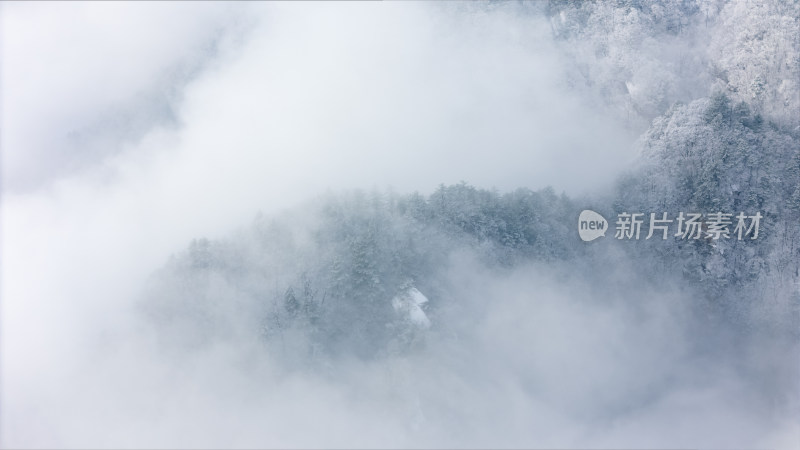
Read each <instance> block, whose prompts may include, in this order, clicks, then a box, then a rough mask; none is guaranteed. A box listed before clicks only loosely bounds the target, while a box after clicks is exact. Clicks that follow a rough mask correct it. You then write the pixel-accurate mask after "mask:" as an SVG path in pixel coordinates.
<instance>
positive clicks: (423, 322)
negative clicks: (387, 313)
mask: <svg viewBox="0 0 800 450" xmlns="http://www.w3.org/2000/svg"><path fill="white" fill-rule="evenodd" d="M425 303H428V297H425V295H424V294H423V293H422V292H420V291H419V290H417V288H409V289H408V290H407V291H405V292H403V293H402V294H400V295H398V296H397V297H395V298H393V299H392V306H393V307H394V310H395V311H397V312H398V313H400V314H405V315H407V317H408V319H409V320H410V321H411V323H413V324H414V325H417V326H418V327H420V328H428V327H430V326H431V321H430V319H428V316H427V314H425V311H423V310H422V305H424V304H425Z"/></svg>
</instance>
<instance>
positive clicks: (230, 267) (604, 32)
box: [144, 1, 800, 359]
mask: <svg viewBox="0 0 800 450" xmlns="http://www.w3.org/2000/svg"><path fill="white" fill-rule="evenodd" d="M747 3H750V2H730V3H728V2H693V1H670V2H637V1H617V2H597V3H595V2H548V4H547V7H546V8H545V11H544V12H543V13H544V14H546V16H547V17H548V20H549V21H550V23H551V27H552V32H553V35H554V37H555V38H556V39H558V40H560V41H561V45H562V46H563V48H564V50H565V51H566V52H567V53H569V54H570V57H571V58H572V59H573V61H574V67H573V69H575V70H573V71H571V72H570V78H569V79H568V80H567V82H568V83H571V85H572V86H573V87H574V88H575V89H586V90H588V91H589V92H590V93H591V94H592V95H593V96H594V98H595V99H596V100H597V101H598V102H600V103H601V104H603V105H604V107H606V108H607V109H608V110H609V111H610V112H613V113H614V114H616V115H618V116H619V117H622V118H624V120H626V121H627V122H628V123H629V125H630V126H631V127H634V128H636V127H640V128H642V129H644V132H643V133H642V135H641V137H640V139H639V142H638V144H637V147H638V151H639V153H640V157H639V159H638V161H637V162H636V164H635V165H634V166H633V167H631V168H630V169H629V170H628V171H627V173H626V174H625V175H623V176H622V177H620V179H619V180H618V182H617V186H616V188H615V191H614V192H610V193H599V194H597V195H596V196H595V197H587V198H581V199H570V198H568V197H567V196H566V195H563V194H562V195H559V194H557V193H556V191H555V190H554V189H553V188H546V189H542V190H538V191H533V190H531V189H530V188H529V187H521V188H520V189H518V190H516V191H513V192H506V193H500V192H497V191H494V190H486V189H481V188H477V187H473V186H470V185H469V184H467V183H461V184H458V185H452V186H440V187H439V189H437V190H436V191H435V192H433V193H430V194H427V195H425V194H419V193H413V194H397V193H393V192H378V191H372V192H369V193H365V192H349V193H339V194H329V195H327V196H323V197H320V198H318V199H317V200H316V201H314V202H311V203H309V204H307V205H305V206H302V207H298V208H297V209H295V210H292V211H290V212H287V213H286V214H284V215H280V216H270V217H263V216H259V217H258V218H257V219H256V220H255V221H254V222H253V223H252V224H251V225H249V226H246V227H244V228H243V229H242V230H241V231H240V232H238V233H237V234H236V235H234V236H231V237H230V238H227V239H223V240H219V241H209V240H207V239H202V238H199V239H195V240H193V241H192V243H191V245H190V246H189V248H188V250H186V251H185V252H183V253H181V254H178V255H175V256H174V257H173V259H172V260H171V261H170V262H169V263H168V264H167V266H166V267H165V268H164V269H162V270H161V271H159V273H158V274H157V275H156V276H155V277H154V280H153V283H152V286H151V289H150V291H149V294H148V295H147V298H146V300H145V302H144V308H145V310H146V311H147V313H148V314H149V316H150V317H152V319H153V320H154V321H155V323H156V324H158V327H159V329H161V330H162V331H163V335H164V337H165V339H178V338H179V339H180V340H182V343H183V344H185V345H191V346H195V345H202V344H203V343H208V342H211V341H213V340H215V339H218V338H224V337H225V336H231V335H237V336H238V335H242V334H245V335H248V336H251V337H252V338H253V339H261V340H263V341H264V342H265V343H266V344H267V347H268V349H270V351H277V350H276V349H278V348H281V349H283V350H281V351H282V352H285V351H286V350H285V349H286V348H287V347H288V348H291V349H292V351H291V353H292V354H294V355H295V356H297V355H303V356H302V358H306V357H307V358H311V359H313V358H316V357H320V356H321V355H327V356H331V355H340V354H346V355H353V356H357V357H362V358H375V357H380V356H381V355H383V356H385V355H387V354H390V353H392V352H397V351H401V350H402V349H408V348H410V346H411V345H412V343H414V342H418V341H419V339H421V336H423V335H425V334H427V333H431V332H436V330H437V329H440V328H445V329H446V327H447V324H446V323H442V322H441V321H440V320H437V312H438V311H440V310H441V309H443V308H448V307H449V306H450V304H452V303H457V302H458V301H459V299H458V298H454V297H453V296H452V294H451V292H450V288H449V286H448V285H447V282H446V281H445V278H444V274H445V273H446V272H447V270H448V267H449V265H451V264H452V261H453V258H455V257H457V255H459V254H462V253H470V254H475V255H478V258H479V259H480V260H481V261H482V262H483V263H484V264H486V265H487V266H488V267H490V268H493V269H492V270H498V271H502V270H506V269H509V268H513V267H515V266H519V265H525V264H530V263H532V262H542V263H546V264H549V265H551V266H553V267H557V268H559V269H560V270H564V271H567V272H568V271H575V270H579V268H580V270H583V269H586V268H594V269H591V270H589V272H591V273H592V274H591V276H592V277H594V278H592V279H594V280H597V282H598V283H602V282H603V281H602V280H603V274H607V272H608V270H609V268H608V267H609V266H613V265H614V264H616V261H619V260H620V259H628V260H632V261H636V264H635V265H634V268H633V273H631V274H630V275H629V280H637V279H639V280H656V279H657V280H662V281H663V282H666V283H668V284H670V283H671V284H676V283H677V284H681V285H684V286H687V288H689V289H692V290H694V291H695V292H697V293H698V294H697V295H698V298H697V299H696V303H697V306H698V307H699V308H700V310H702V311H706V312H707V313H709V314H711V315H712V316H714V317H716V318H717V319H718V320H720V321H722V323H728V324H729V325H731V326H732V327H740V329H741V330H750V329H758V330H762V331H763V330H770V332H776V333H778V334H784V333H790V334H792V335H794V336H797V333H798V331H797V330H798V325H800V321H799V320H798V319H799V318H800V284H799V283H800V278H799V277H798V270H800V128H799V125H800V110H798V108H800V103H799V102H798V98H800V90H798V80H800V41H799V40H798V39H799V38H798V29H797V27H798V13H799V12H800V3H798V2H796V1H795V2H778V1H775V2H766V3H760V2H753V3H754V4H753V5H748V4H747ZM648 124H649V125H648ZM576 126H580V125H576ZM531 183H532V185H531V187H536V181H535V180H532V181H531ZM584 208H591V209H594V210H597V211H601V212H603V213H604V214H605V215H606V217H609V218H610V219H609V222H610V226H611V227H613V226H614V224H613V218H614V217H615V215H616V214H619V213H623V212H641V213H644V214H645V216H649V213H651V212H654V213H658V214H661V213H662V212H666V213H669V214H670V215H672V216H675V215H677V214H678V213H679V212H698V213H703V214H709V213H717V212H724V213H730V214H732V215H735V214H738V213H740V212H744V213H746V214H755V213H757V212H758V213H759V214H761V215H763V219H762V222H761V228H760V234H759V236H758V239H757V240H744V241H743V240H737V239H726V240H711V239H689V240H686V239H680V238H678V237H675V236H670V239H668V240H666V241H662V240H644V239H642V240H641V241H635V242H633V241H630V242H626V241H621V240H620V241H619V242H615V240H614V238H613V236H612V233H609V234H608V235H607V236H606V239H605V240H603V241H600V242H596V243H592V244H588V243H584V242H581V241H580V240H579V239H578V237H577V233H576V220H577V215H578V213H579V212H580V210H582V209H584ZM645 225H646V224H645ZM629 282H630V281H629ZM631 283H632V284H633V285H635V282H631ZM410 289H417V290H419V292H422V293H423V294H424V295H425V296H426V297H427V299H428V300H429V301H428V302H427V303H425V305H424V306H420V308H425V314H427V315H428V316H430V324H431V326H430V329H428V327H422V328H420V327H419V326H418V324H416V323H415V322H414V321H412V320H411V319H410V318H409V315H408V314H407V312H408V311H405V310H402V308H401V309H398V308H397V306H396V304H397V301H395V302H394V306H393V300H396V299H398V298H403V296H405V295H406V294H407V293H408V292H409V290H410ZM404 311H405V312H404ZM278 343H279V344H278Z"/></svg>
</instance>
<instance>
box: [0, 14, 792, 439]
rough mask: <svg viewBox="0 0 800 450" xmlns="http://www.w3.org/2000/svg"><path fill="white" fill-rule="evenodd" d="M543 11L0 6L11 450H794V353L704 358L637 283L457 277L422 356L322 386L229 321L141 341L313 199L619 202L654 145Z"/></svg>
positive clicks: (470, 271) (3, 383) (537, 272)
mask: <svg viewBox="0 0 800 450" xmlns="http://www.w3.org/2000/svg"><path fill="white" fill-rule="evenodd" d="M543 8H544V4H533V5H527V6H524V5H523V6H519V5H512V4H500V5H495V4H465V3H446V4H432V3H405V2H403V3H388V4H387V3H369V4H361V3H341V4H327V3H326V4H318V3H302V4H284V3H271V2H270V3H240V4H224V5H223V4H216V3H210V2H199V3H189V2H180V3H166V2H148V3H136V4H129V3H117V2H114V3H108V4H105V3H95V2H92V3H69V4H52V3H32V4H28V3H3V4H2V5H0V45H1V46H0V61H1V66H0V93H1V95H0V129H2V132H1V133H0V151H1V152H2V153H0V157H1V158H2V159H0V161H1V162H2V167H1V170H2V172H1V173H2V197H1V198H0V201H1V203H0V257H1V258H2V259H0V264H1V265H0V277H1V278H0V283H1V284H0V445H2V446H3V447H13V448H28V447H34V448H42V447H48V448H60V447H72V448H76V447H81V448H85V447H106V448H108V447H159V448H166V447H221V448H226V447H306V448H308V447H562V448H566V447H612V446H613V447H695V448H697V447H716V448H719V447H724V448H731V447H762V448H763V447H780V448H792V447H793V446H794V445H796V444H797V443H798V442H800V441H798V440H797V439H799V436H800V434H799V433H800V428H799V426H798V421H797V420H796V419H797V415H796V414H797V411H798V407H799V406H800V405H798V402H797V394H798V389H797V388H798V383H797V381H796V380H794V379H793V377H794V376H796V375H797V373H798V368H800V365H798V364H797V361H796V360H793V358H792V357H787V355H793V356H797V355H798V351H797V350H798V343H797V342H795V341H791V342H786V341H783V340H780V339H778V340H775V341H773V340H770V339H768V338H765V340H767V341H768V342H769V345H765V346H764V347H763V348H762V349H761V350H759V348H735V344H733V343H732V342H728V341H726V340H725V338H724V334H715V333H714V332H713V331H709V336H710V337H709V340H710V342H709V345H708V346H709V347H710V349H705V350H702V351H700V350H698V347H703V346H702V345H698V343H697V342H695V340H697V339H699V338H698V336H702V335H703V333H702V332H698V331H697V330H696V329H695V328H696V327H698V326H699V325H697V324H696V323H695V319H694V317H695V315H696V314H697V310H696V303H695V302H693V300H694V294H693V292H692V290H691V289H690V288H687V289H683V288H681V287H680V286H679V285H678V283H674V284H671V285H666V286H665V285H658V284H656V283H653V284H651V283H649V282H647V281H645V280H637V279H631V277H630V276H629V275H627V273H628V272H627V271H626V270H627V269H626V268H627V266H626V264H627V263H620V266H619V267H618V269H617V270H616V271H614V272H613V273H614V277H615V279H614V280H613V281H608V282H607V283H603V286H602V287H597V286H595V281H596V278H594V277H592V276H589V275H590V274H583V273H581V272H572V270H571V268H570V267H567V266H565V265H563V264H553V265H546V264H539V263H530V264H523V265H521V266H518V267H515V268H512V269H502V270H500V269H497V268H493V267H488V266H487V265H486V264H484V263H483V262H481V261H480V260H479V258H475V257H473V255H471V254H470V253H469V252H467V251H465V252H459V253H457V254H455V255H453V256H452V257H451V260H450V262H449V264H448V267H447V269H446V274H447V283H448V286H449V288H448V289H449V294H448V295H449V296H450V297H451V298H457V299H459V301H458V302H456V303H453V304H452V305H457V306H452V305H451V306H449V307H447V308H442V309H440V310H437V311H436V313H435V314H434V313H431V322H432V324H433V326H432V327H431V335H430V336H429V338H428V339H427V345H426V347H425V348H424V350H421V351H418V352H412V353H410V354H406V355H402V356H397V357H388V358H382V359H376V360H367V361H364V360H360V359H358V358H353V359H352V360H351V359H347V358H343V359H342V360H341V361H336V362H335V363H334V364H333V365H331V366H330V367H329V368H328V369H327V370H322V371H311V370H303V369H302V368H301V369H298V368H296V367H286V366H285V364H284V362H283V361H282V360H281V359H280V358H277V357H275V355H272V354H270V353H269V352H266V351H265V350H264V347H263V345H262V344H261V343H260V342H259V340H258V339H257V338H254V337H253V336H251V335H250V334H248V333H247V332H246V331H245V330H244V324H245V323H247V320H246V319H247V317H246V316H247V312H244V313H243V312H241V311H233V312H230V311H229V313H230V315H231V317H234V318H236V317H240V316H241V317H242V319H241V320H242V332H241V335H237V336H235V337H233V338H230V339H227V340H221V341H219V342H216V343H212V344H211V345H209V346H208V347H205V348H203V349H202V350H201V351H187V352H185V353H181V352H176V351H175V350H174V349H164V348H162V347H161V344H160V340H159V338H158V335H157V332H156V331H155V330H154V326H153V325H152V324H151V323H149V322H148V320H147V319H146V317H143V316H142V314H141V313H140V301H141V299H142V297H143V296H144V295H145V293H146V290H147V283H148V280H150V279H151V276H152V274H153V273H154V271H156V270H157V269H159V268H161V267H162V266H164V265H165V264H166V262H167V261H168V260H169V258H170V255H172V254H175V253H177V252H180V251H182V250H183V249H185V248H186V247H187V246H188V245H189V243H190V241H191V240H192V239H194V238H198V237H208V238H212V239H216V238H224V237H226V236H229V235H231V234H233V233H236V232H237V230H239V229H240V227H242V226H244V225H246V224H248V223H250V222H251V221H252V220H253V218H254V217H255V216H256V214H257V213H259V212H262V213H264V214H265V215H267V216H269V215H272V214H278V213H280V212H282V211H284V210H286V209H291V208H297V207H299V205H303V204H304V202H307V201H309V200H310V199H313V198H316V197H318V196H320V195H323V194H325V193H330V192H333V193H337V192H344V191H348V190H350V189H356V188H362V189H372V188H377V189H392V190H393V191H396V192H402V193H410V192H414V191H419V192H421V193H424V194H426V195H427V194H430V193H431V192H433V191H434V189H436V187H437V186H438V185H439V184H441V183H444V184H454V183H458V182H460V181H462V180H464V181H466V182H468V183H470V184H473V185H475V186H479V187H483V188H487V189H492V188H496V189H498V190H499V191H501V192H506V191H511V190H513V189H516V188H518V187H529V188H532V189H540V188H544V187H546V186H552V187H553V188H554V189H555V191H556V192H557V193H559V194H560V193H561V192H565V193H566V194H569V195H574V196H583V195H590V194H592V193H593V192H596V191H601V192H606V191H607V190H608V189H609V188H610V186H611V185H612V183H613V181H614V180H615V179H616V177H617V176H619V175H620V174H621V173H623V171H625V170H627V169H628V168H629V167H630V165H631V163H632V162H633V161H634V160H635V158H636V150H635V147H634V146H633V144H634V141H635V140H636V138H637V136H638V135H639V134H640V133H641V132H642V131H643V128H642V124H641V122H636V121H633V120H629V118H626V117H625V116H624V115H619V116H615V115H614V114H610V113H609V111H610V109H608V108H604V107H601V106H599V105H600V103H601V102H600V101H599V100H598V99H599V98H600V97H599V96H597V95H596V94H595V93H593V92H592V90H591V89H589V88H586V87H585V86H584V87H581V88H578V87H576V86H575V85H573V83H572V82H570V81H569V80H570V78H571V77H572V74H573V73H574V72H575V71H576V70H578V66H579V65H576V63H575V61H574V59H573V57H574V54H573V53H574V52H572V51H569V50H568V49H565V46H564V43H563V42H559V41H557V40H556V39H554V37H553V28H552V27H553V26H552V23H551V21H550V20H549V19H547V18H546V17H545V14H544V13H543V12H542V10H543ZM670 45H672V46H675V45H677V44H670ZM671 48H673V47H671ZM570 55H571V56H570ZM598 70H599V69H598ZM639 76H640V75H639ZM693 82H694V81H693ZM680 89H683V90H682V91H681V92H684V91H686V92H689V91H691V90H692V89H694V87H693V86H683V87H681V88H680ZM675 95H676V96H678V97H679V96H680V95H678V94H675ZM681 95H683V94H681ZM686 95H688V94H686ZM645 122H646V121H645ZM645 127H646V124H645ZM305 226H308V227H313V224H305ZM633 265H635V264H633ZM221 308H222V309H225V308H227V307H226V306H221ZM445 324H446V325H445ZM775 342H778V343H775ZM748 345H750V346H751V347H753V346H755V345H756V344H754V343H753V342H752V341H748ZM762 370H763V371H766V370H769V371H770V372H771V373H770V374H769V376H767V377H766V378H767V379H768V380H770V381H769V382H770V383H773V384H774V386H772V387H770V386H765V384H767V382H766V381H762V379H761V378H760V377H761V376H762V375H763V374H762V373H761V371H762ZM771 389H774V390H772V391H771ZM787 398H791V400H787ZM771 399H772V400H771ZM770 402H773V403H770ZM776 405H777V406H776Z"/></svg>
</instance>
